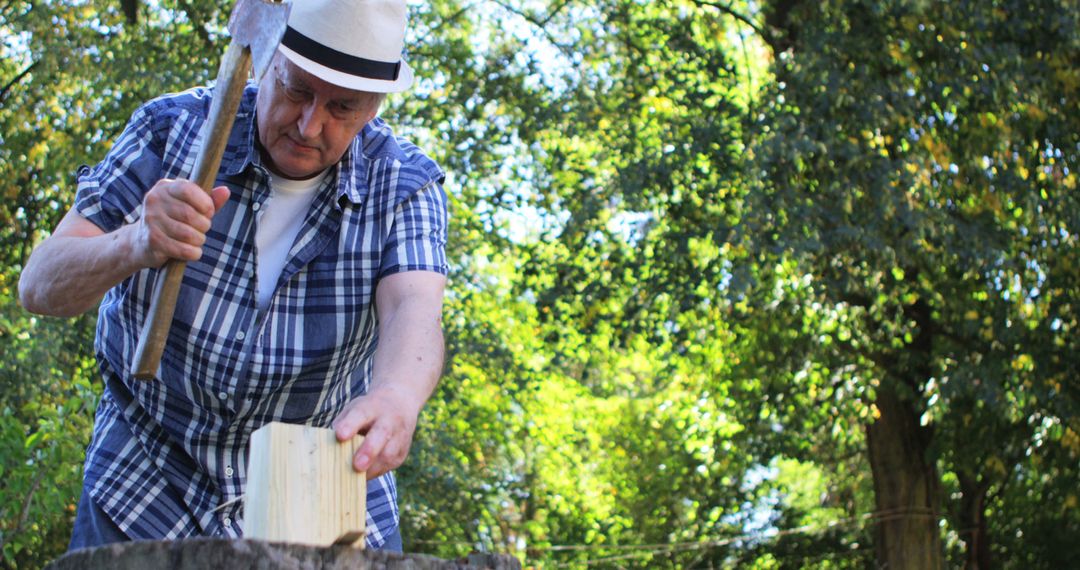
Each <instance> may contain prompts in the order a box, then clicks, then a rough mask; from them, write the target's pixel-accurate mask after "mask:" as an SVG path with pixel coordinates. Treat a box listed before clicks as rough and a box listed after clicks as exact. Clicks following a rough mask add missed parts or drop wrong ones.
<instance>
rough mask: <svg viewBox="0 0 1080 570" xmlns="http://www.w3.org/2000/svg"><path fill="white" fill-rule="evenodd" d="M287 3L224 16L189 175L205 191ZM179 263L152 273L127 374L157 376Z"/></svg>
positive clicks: (252, 0)
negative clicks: (222, 39)
mask: <svg viewBox="0 0 1080 570" xmlns="http://www.w3.org/2000/svg"><path fill="white" fill-rule="evenodd" d="M290 7H291V4H290V3H289V2H288V1H287V0H286V1H273V0H238V2H237V3H236V7H235V8H233V12H232V15H231V16H230V17H229V33H230V35H231V36H232V41H230V42H229V48H228V49H227V50H226V51H225V55H224V57H223V58H222V60H221V67H219V68H218V77H217V84H216V87H215V88H214V99H213V102H212V103H211V105H210V116H209V117H208V118H207V121H206V123H205V124H204V125H203V128H202V132H201V133H200V136H201V137H202V140H203V146H202V149H201V150H200V152H199V156H198V158H197V160H196V162H195V171H194V173H193V176H192V178H191V180H193V181H194V182H195V183H196V184H198V185H199V187H201V188H202V189H203V190H206V191H207V192H210V190H212V189H213V188H214V182H215V181H216V180H217V174H218V168H219V167H220V166H221V155H222V154H223V153H224V152H225V143H226V142H228V140H229V132H230V131H231V130H232V125H233V122H234V121H235V120H236V109H237V108H238V107H239V106H240V98H241V97H242V96H243V94H244V86H245V84H246V83H247V77H248V70H249V69H254V71H255V78H256V80H258V79H259V78H261V77H262V75H263V74H264V73H266V69H267V68H268V67H270V61H271V60H272V59H273V57H274V52H276V51H277V47H278V44H279V43H280V42H281V37H282V36H283V35H285V26H286V23H287V21H288V18H289V9H290ZM185 267H187V263H185V262H183V261H180V260H176V259H173V260H170V261H169V262H168V263H166V264H165V268H164V271H163V272H161V273H159V274H158V278H157V284H156V289H155V290H154V296H153V297H152V298H151V301H150V313H149V315H148V316H147V319H146V322H145V323H144V324H143V330H142V336H141V337H140V338H139V347H138V349H137V350H136V352H135V368H134V370H133V371H132V372H133V374H134V376H135V377H136V378H138V379H140V380H152V379H153V378H154V377H155V375H156V374H157V370H158V366H159V365H160V363H161V354H162V352H163V351H164V350H165V341H166V339H168V337H169V328H170V326H171V325H172V319H173V312H174V311H175V309H176V298H177V296H178V294H179V293H180V282H181V281H183V278H184V268H185Z"/></svg>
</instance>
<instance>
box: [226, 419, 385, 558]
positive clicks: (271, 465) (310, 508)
mask: <svg viewBox="0 0 1080 570" xmlns="http://www.w3.org/2000/svg"><path fill="white" fill-rule="evenodd" d="M362 441H363V437H362V436H356V437H355V438H353V439H352V440H351V441H346V442H338V441H337V438H336V437H334V432H333V430H330V429H325V428H316V427H311V426H299V425H292V424H283V423H277V422H273V423H269V424H267V425H265V426H263V427H261V428H259V429H258V430H256V431H255V433H253V434H252V435H251V451H250V455H249V459H248V468H247V488H246V490H245V491H244V537H245V538H255V539H261V540H270V541H276V542H291V543H297V544H310V545H316V546H329V545H331V544H344V543H350V544H354V545H356V546H357V547H358V548H363V547H364V540H363V537H364V531H365V528H364V523H365V522H366V520H367V518H366V516H367V512H366V505H365V500H366V499H367V478H366V476H365V474H364V473H358V472H356V471H354V470H353V468H352V458H353V454H354V453H355V452H356V450H357V449H358V448H359V447H360V443H361V442H362Z"/></svg>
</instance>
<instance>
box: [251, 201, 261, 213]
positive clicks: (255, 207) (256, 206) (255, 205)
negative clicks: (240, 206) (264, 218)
mask: <svg viewBox="0 0 1080 570" xmlns="http://www.w3.org/2000/svg"><path fill="white" fill-rule="evenodd" d="M261 207H262V206H260V205H259V203H258V202H255V203H254V204H252V205H251V209H252V210H255V211H256V212H258V211H259V208H261Z"/></svg>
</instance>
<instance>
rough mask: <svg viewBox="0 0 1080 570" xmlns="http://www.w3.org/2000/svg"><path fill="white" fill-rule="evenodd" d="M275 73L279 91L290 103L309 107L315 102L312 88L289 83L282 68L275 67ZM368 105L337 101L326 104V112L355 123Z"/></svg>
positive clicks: (352, 101)
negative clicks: (283, 74)
mask: <svg viewBox="0 0 1080 570" xmlns="http://www.w3.org/2000/svg"><path fill="white" fill-rule="evenodd" d="M274 73H275V75H276V79H277V87H278V91H280V92H281V94H282V95H284V96H285V98H286V99H288V100H289V102H291V103H293V104H296V105H301V106H307V105H308V104H309V103H311V102H313V101H314V100H315V92H314V91H313V90H312V89H311V88H310V87H308V86H307V85H304V84H303V83H294V82H292V81H289V79H288V78H287V77H283V76H282V71H281V68H280V67H277V66H275V68H274ZM367 103H368V102H367V101H365V100H342V99H336V100H331V101H328V102H327V103H326V110H327V112H329V113H330V116H331V117H333V118H335V119H337V120H339V121H347V122H348V121H355V120H358V119H359V118H360V117H361V116H362V115H363V114H364V111H366V110H367Z"/></svg>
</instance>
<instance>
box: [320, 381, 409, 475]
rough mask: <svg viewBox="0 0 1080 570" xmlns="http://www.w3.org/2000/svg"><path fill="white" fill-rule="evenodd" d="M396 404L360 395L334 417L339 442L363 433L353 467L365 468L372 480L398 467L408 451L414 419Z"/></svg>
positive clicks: (357, 469) (356, 468)
mask: <svg viewBox="0 0 1080 570" xmlns="http://www.w3.org/2000/svg"><path fill="white" fill-rule="evenodd" d="M392 410H394V408H393V407H387V406H385V405H382V404H381V403H380V402H379V401H378V400H377V399H372V398H371V397H370V396H361V397H359V398H357V399H355V400H353V401H352V402H350V403H349V405H348V407H346V408H345V410H344V411H342V413H341V414H340V415H338V417H337V418H336V419H335V420H334V423H333V429H334V434H335V436H336V437H337V439H338V441H346V440H348V439H350V438H352V437H354V436H355V435H356V434H358V433H359V434H363V435H364V441H363V443H361V444H360V447H359V448H358V449H357V450H356V453H355V454H353V469H355V470H356V471H366V472H367V478H368V479H373V478H375V477H378V476H380V475H382V474H383V473H386V472H387V471H390V470H392V469H396V468H397V467H399V466H400V465H401V464H402V463H403V462H404V461H405V458H406V457H407V456H408V454H409V448H410V447H411V443H412V435H413V431H414V429H415V425H416V422H415V419H413V420H412V421H410V419H409V418H408V417H406V416H405V415H402V414H399V413H397V412H395V411H392Z"/></svg>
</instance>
